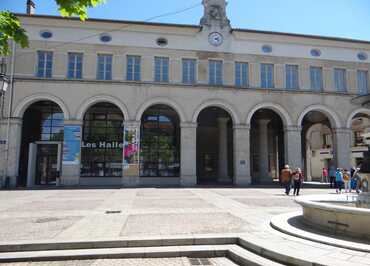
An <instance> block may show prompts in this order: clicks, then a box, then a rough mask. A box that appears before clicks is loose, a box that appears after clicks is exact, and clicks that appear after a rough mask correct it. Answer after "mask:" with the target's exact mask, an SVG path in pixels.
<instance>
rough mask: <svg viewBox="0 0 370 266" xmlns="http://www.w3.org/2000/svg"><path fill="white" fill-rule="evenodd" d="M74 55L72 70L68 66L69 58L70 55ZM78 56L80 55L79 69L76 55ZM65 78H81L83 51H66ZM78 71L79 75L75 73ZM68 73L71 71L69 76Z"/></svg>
mask: <svg viewBox="0 0 370 266" xmlns="http://www.w3.org/2000/svg"><path fill="white" fill-rule="evenodd" d="M72 55H73V56H74V60H73V70H72V72H71V71H70V69H69V67H70V64H71V62H70V59H71V57H70V56H72ZM78 56H81V62H80V65H81V69H80V70H78V60H77V57H78ZM67 60H68V62H67V78H68V79H83V69H84V67H83V63H84V54H83V52H68V54H67ZM78 71H79V72H80V73H81V75H80V76H78V75H77V73H78ZM70 73H73V75H72V76H70Z"/></svg>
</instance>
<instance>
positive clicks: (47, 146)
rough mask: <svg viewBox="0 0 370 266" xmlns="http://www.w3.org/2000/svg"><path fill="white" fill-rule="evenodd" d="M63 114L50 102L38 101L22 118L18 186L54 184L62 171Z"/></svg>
mask: <svg viewBox="0 0 370 266" xmlns="http://www.w3.org/2000/svg"><path fill="white" fill-rule="evenodd" d="M63 125H64V114H63V111H62V109H61V108H60V107H59V106H58V105H57V104H56V103H54V102H52V101H38V102H35V103H33V104H32V105H30V106H29V107H28V108H27V110H26V111H25V113H24V115H23V124H22V142H21V152H20V160H19V179H18V182H17V183H18V185H20V186H25V185H27V184H28V185H29V186H33V185H53V184H56V180H57V177H58V176H59V174H60V170H61V156H62V145H63V134H64V127H63Z"/></svg>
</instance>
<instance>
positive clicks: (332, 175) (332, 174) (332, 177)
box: [329, 165, 336, 188]
mask: <svg viewBox="0 0 370 266" xmlns="http://www.w3.org/2000/svg"><path fill="white" fill-rule="evenodd" d="M335 176H336V171H335V167H334V166H333V165H332V166H330V168H329V180H330V188H334V187H336V185H335Z"/></svg>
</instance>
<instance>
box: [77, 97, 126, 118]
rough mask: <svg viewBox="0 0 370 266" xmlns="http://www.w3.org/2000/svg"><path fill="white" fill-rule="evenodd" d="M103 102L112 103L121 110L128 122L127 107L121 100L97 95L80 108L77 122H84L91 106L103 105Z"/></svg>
mask: <svg viewBox="0 0 370 266" xmlns="http://www.w3.org/2000/svg"><path fill="white" fill-rule="evenodd" d="M101 102H109V103H112V104H114V105H116V106H117V107H118V108H119V109H120V110H121V112H122V114H123V117H124V119H125V120H128V119H129V118H130V116H129V112H128V109H127V107H126V105H125V104H124V103H123V102H121V101H120V100H118V98H115V97H113V96H110V95H97V96H94V97H91V98H89V99H87V100H85V101H84V102H83V103H82V104H81V106H80V108H79V109H78V111H77V113H76V119H77V120H82V119H83V117H84V115H85V113H86V111H87V110H88V109H89V108H90V107H91V106H93V105H94V104H96V103H101Z"/></svg>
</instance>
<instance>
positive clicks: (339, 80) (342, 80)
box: [333, 67, 348, 93]
mask: <svg viewBox="0 0 370 266" xmlns="http://www.w3.org/2000/svg"><path fill="white" fill-rule="evenodd" d="M339 73H341V75H343V76H338V74H339ZM333 78H334V89H335V91H336V92H340V93H345V92H347V89H348V86H347V80H348V79H347V69H345V68H343V67H334V68H333ZM341 85H342V86H341Z"/></svg>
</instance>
